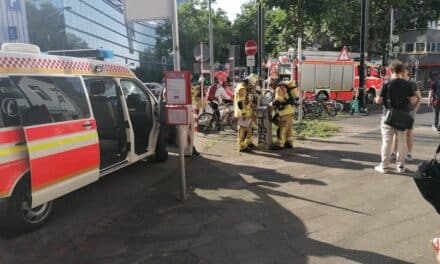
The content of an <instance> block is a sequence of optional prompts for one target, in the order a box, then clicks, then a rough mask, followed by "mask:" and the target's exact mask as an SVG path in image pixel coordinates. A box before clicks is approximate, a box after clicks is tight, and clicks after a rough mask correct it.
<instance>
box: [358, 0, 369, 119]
mask: <svg viewBox="0 0 440 264" xmlns="http://www.w3.org/2000/svg"><path fill="white" fill-rule="evenodd" d="M367 5H368V0H361V43H360V45H361V50H360V51H361V54H360V65H359V90H358V94H359V96H358V100H359V108H360V110H361V112H362V111H364V108H365V94H364V91H365V87H364V86H365V44H366V38H365V35H366V31H367Z"/></svg>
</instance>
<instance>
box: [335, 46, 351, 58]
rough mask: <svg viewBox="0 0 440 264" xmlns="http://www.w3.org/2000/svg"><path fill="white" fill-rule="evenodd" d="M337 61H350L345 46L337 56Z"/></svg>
mask: <svg viewBox="0 0 440 264" xmlns="http://www.w3.org/2000/svg"><path fill="white" fill-rule="evenodd" d="M337 61H350V55H349V54H348V50H347V47H345V46H344V47H343V48H342V50H341V53H340V54H339V56H338V59H337Z"/></svg>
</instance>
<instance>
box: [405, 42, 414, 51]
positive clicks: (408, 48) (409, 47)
mask: <svg viewBox="0 0 440 264" xmlns="http://www.w3.org/2000/svg"><path fill="white" fill-rule="evenodd" d="M404 52H414V43H405V49H404Z"/></svg>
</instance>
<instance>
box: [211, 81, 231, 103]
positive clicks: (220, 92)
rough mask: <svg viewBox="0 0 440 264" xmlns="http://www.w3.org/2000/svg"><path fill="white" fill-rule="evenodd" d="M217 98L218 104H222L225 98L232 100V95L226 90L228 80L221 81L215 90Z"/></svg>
mask: <svg viewBox="0 0 440 264" xmlns="http://www.w3.org/2000/svg"><path fill="white" fill-rule="evenodd" d="M215 99H216V100H217V102H218V105H222V104H223V101H224V100H228V101H232V97H231V96H229V94H228V93H227V92H226V82H225V81H222V82H220V86H218V87H217V90H216V91H215Z"/></svg>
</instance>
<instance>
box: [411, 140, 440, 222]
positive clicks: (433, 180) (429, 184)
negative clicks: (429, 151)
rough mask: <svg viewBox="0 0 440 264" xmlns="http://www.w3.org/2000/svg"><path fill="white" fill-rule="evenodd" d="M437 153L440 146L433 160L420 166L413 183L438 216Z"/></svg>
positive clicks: (439, 176) (439, 181) (439, 163)
mask: <svg viewBox="0 0 440 264" xmlns="http://www.w3.org/2000/svg"><path fill="white" fill-rule="evenodd" d="M439 153H440V145H439V146H438V147H437V151H436V154H435V156H434V159H432V160H431V161H429V162H423V163H422V164H420V166H419V168H418V169H417V171H416V173H415V175H414V182H415V183H416V186H417V188H418V189H419V191H420V193H421V194H422V196H423V198H424V199H425V200H426V201H428V202H429V203H430V204H431V205H432V206H433V207H434V208H435V210H436V211H437V213H438V214H440V161H439V160H438V157H437V156H438V154H439Z"/></svg>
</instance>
